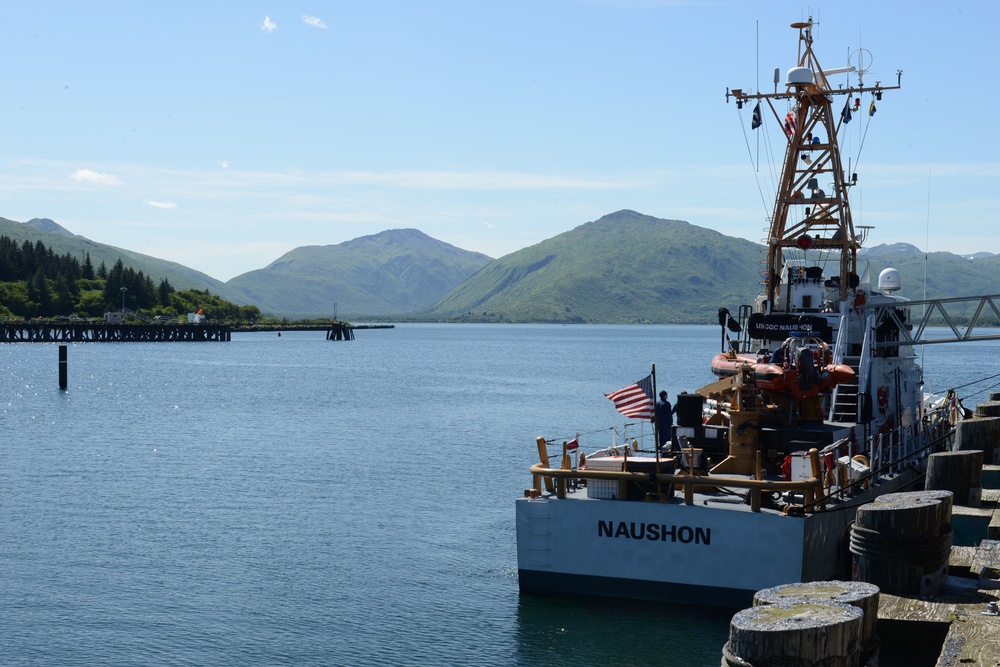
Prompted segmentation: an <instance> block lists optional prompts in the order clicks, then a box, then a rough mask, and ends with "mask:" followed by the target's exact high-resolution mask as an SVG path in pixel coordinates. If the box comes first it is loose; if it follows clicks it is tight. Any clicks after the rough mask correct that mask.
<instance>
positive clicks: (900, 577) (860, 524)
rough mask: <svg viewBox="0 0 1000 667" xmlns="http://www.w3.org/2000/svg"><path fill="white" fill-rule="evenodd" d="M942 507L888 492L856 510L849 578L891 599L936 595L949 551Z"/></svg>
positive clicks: (948, 527)
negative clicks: (877, 589)
mask: <svg viewBox="0 0 1000 667" xmlns="http://www.w3.org/2000/svg"><path fill="white" fill-rule="evenodd" d="M948 509H949V506H947V505H946V504H945V503H943V502H941V501H940V500H938V499H936V498H933V497H928V496H921V495H918V494H889V495H886V496H882V497H881V498H879V499H878V502H873V503H869V504H867V505H862V506H861V507H859V508H858V512H857V516H856V517H855V523H854V526H853V527H852V528H851V541H850V551H851V553H852V554H854V577H853V578H854V579H856V580H857V581H867V582H868V583H871V584H875V585H876V586H878V587H879V588H880V589H881V590H883V591H886V592H889V593H894V594H896V595H934V594H936V593H937V591H938V589H939V587H940V585H941V579H942V578H943V577H944V575H945V573H946V572H947V567H948V556H949V554H950V553H951V539H952V531H951V515H950V513H948V512H947V510H948Z"/></svg>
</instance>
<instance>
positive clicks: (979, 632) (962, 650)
mask: <svg viewBox="0 0 1000 667" xmlns="http://www.w3.org/2000/svg"><path fill="white" fill-rule="evenodd" d="M935 667H1000V617H998V616H985V615H983V614H969V615H962V616H959V617H958V618H956V619H955V621H954V622H953V623H952V624H951V627H950V628H948V634H947V636H945V639H944V645H943V646H942V647H941V654H940V655H939V656H938V661H937V663H936V665H935Z"/></svg>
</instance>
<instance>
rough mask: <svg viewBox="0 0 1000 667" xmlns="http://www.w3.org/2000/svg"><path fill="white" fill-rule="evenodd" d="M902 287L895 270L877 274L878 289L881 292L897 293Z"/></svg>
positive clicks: (884, 270)
mask: <svg viewBox="0 0 1000 667" xmlns="http://www.w3.org/2000/svg"><path fill="white" fill-rule="evenodd" d="M902 286H903V280H902V279H901V278H900V277H899V271H897V270H896V269H883V270H882V273H880V274H878V288H879V289H880V290H881V291H883V292H897V291H899V288H900V287H902Z"/></svg>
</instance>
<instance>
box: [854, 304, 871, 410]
mask: <svg viewBox="0 0 1000 667" xmlns="http://www.w3.org/2000/svg"><path fill="white" fill-rule="evenodd" d="M874 320H875V315H874V313H871V312H869V313H868V317H867V318H866V319H865V331H864V335H863V337H862V344H861V359H860V360H859V361H858V399H859V400H858V406H857V410H856V412H855V418H856V419H857V420H858V421H859V422H860V421H861V404H862V401H861V400H860V398H861V395H862V394H863V393H865V392H866V391H868V371H869V366H870V364H871V362H870V361H869V357H871V355H872V352H873V351H872V343H873V342H874V340H873V338H874V336H873V335H872V333H873V332H874V330H875V322H874Z"/></svg>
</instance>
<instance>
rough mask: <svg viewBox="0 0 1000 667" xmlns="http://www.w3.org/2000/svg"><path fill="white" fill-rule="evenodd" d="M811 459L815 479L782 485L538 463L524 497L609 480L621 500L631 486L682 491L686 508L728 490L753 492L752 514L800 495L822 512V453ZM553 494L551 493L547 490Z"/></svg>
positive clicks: (663, 496) (814, 452) (779, 482)
mask: <svg viewBox="0 0 1000 667" xmlns="http://www.w3.org/2000/svg"><path fill="white" fill-rule="evenodd" d="M809 458H810V461H811V462H812V469H813V476H812V477H810V478H808V479H803V480H793V481H783V480H768V479H753V478H749V477H728V476H724V475H695V474H692V473H690V472H687V473H680V474H675V473H663V472H661V473H654V472H630V471H627V470H623V471H617V470H587V469H577V470H574V469H572V468H568V467H563V468H549V467H548V466H547V465H545V464H543V463H536V464H535V465H533V466H531V474H532V477H533V478H534V480H535V486H534V487H533V488H530V489H526V490H525V492H524V495H525V496H526V497H529V498H538V497H541V495H542V485H541V481H542V480H555V494H556V498H559V499H564V498H566V496H567V494H568V492H569V486H570V481H571V480H578V479H592V480H609V481H617V482H618V497H619V498H627V497H628V487H629V485H630V484H632V483H636V484H649V485H652V484H656V485H657V487H658V488H660V489H671V488H679V489H681V490H682V494H683V498H684V504H685V505H693V504H694V493H695V490H696V489H697V490H699V491H709V492H711V491H722V490H728V489H748V490H749V491H750V510H751V511H753V512H759V511H760V508H761V496H762V494H765V493H768V494H770V493H789V492H790V493H801V494H802V499H803V505H802V507H804V508H811V509H810V510H809V511H814V509H816V508H818V509H822V508H823V507H824V504H823V503H818V502H817V498H819V497H820V496H821V495H822V490H823V483H822V481H820V472H819V465H820V464H819V452H818V451H817V450H816V449H811V450H809ZM546 490H547V491H548V492H549V493H552V492H553V491H552V489H549V488H547V489H546ZM670 495H671V494H670V493H669V492H668V493H665V494H664V493H658V494H647V499H648V500H660V501H664V500H669V497H670Z"/></svg>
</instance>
